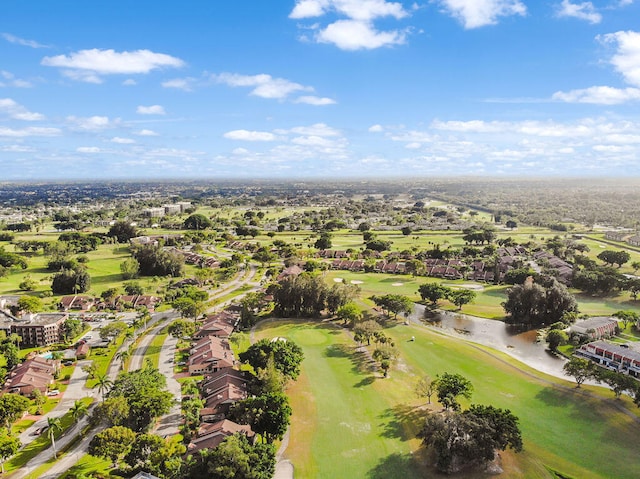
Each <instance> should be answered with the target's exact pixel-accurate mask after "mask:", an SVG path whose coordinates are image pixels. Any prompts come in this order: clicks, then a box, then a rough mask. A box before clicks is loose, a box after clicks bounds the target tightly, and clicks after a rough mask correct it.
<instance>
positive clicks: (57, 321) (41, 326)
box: [10, 313, 69, 347]
mask: <svg viewBox="0 0 640 479" xmlns="http://www.w3.org/2000/svg"><path fill="white" fill-rule="evenodd" d="M68 317H69V315H68V314H67V313H37V314H29V315H27V316H26V319H25V318H22V319H21V320H19V321H16V322H14V323H12V324H11V329H10V332H11V333H15V334H17V335H18V336H20V338H21V340H22V341H21V346H28V347H33V346H48V345H50V344H54V343H57V342H59V341H60V336H61V334H60V333H61V329H62V325H63V324H64V322H65V321H66V320H67V318H68Z"/></svg>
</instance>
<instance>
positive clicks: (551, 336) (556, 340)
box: [546, 329, 569, 351]
mask: <svg viewBox="0 0 640 479" xmlns="http://www.w3.org/2000/svg"><path fill="white" fill-rule="evenodd" d="M546 340H547V343H548V344H549V349H550V350H551V351H557V350H558V346H562V345H564V344H567V342H569V336H568V335H567V333H565V332H564V331H562V330H561V329H552V330H550V331H549V332H548V333H547V338H546Z"/></svg>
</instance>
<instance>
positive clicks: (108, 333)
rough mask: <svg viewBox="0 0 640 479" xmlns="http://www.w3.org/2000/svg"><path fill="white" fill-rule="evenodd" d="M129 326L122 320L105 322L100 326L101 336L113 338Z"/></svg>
mask: <svg viewBox="0 0 640 479" xmlns="http://www.w3.org/2000/svg"><path fill="white" fill-rule="evenodd" d="M127 328H128V326H127V324H126V323H124V322H122V321H115V322H113V323H109V324H105V325H104V326H102V327H101V328H100V338H102V339H105V340H111V339H113V338H117V337H118V336H120V335H121V334H122V333H123V332H124V331H125V330H126V329H127Z"/></svg>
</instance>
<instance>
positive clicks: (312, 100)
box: [294, 95, 336, 106]
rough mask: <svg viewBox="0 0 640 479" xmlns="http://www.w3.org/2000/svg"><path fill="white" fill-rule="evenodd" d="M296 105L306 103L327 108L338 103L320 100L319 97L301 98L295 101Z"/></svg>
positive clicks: (329, 99) (330, 100)
mask: <svg viewBox="0 0 640 479" xmlns="http://www.w3.org/2000/svg"><path fill="white" fill-rule="evenodd" d="M294 103H306V104H307V105H314V106H325V105H335V104H336V101H335V100H333V99H331V98H320V97H317V96H312V95H310V96H301V97H298V98H296V99H295V101H294Z"/></svg>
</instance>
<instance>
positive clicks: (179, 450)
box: [124, 434, 186, 478]
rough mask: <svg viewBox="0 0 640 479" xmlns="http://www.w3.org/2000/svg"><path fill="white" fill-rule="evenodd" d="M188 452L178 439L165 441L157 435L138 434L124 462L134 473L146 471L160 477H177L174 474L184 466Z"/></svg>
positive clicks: (173, 438)
mask: <svg viewBox="0 0 640 479" xmlns="http://www.w3.org/2000/svg"><path fill="white" fill-rule="evenodd" d="M185 452H186V448H185V446H184V445H183V444H180V442H179V441H178V440H177V438H176V437H172V438H169V439H163V438H161V437H160V436H158V435H156V434H138V435H137V436H136V438H135V440H134V441H133V444H131V449H130V450H129V452H128V453H127V455H126V456H125V457H124V462H125V463H126V464H127V465H129V467H131V468H132V469H133V471H146V472H149V473H151V474H154V475H157V476H159V477H166V478H169V477H176V476H175V474H172V472H174V471H175V470H176V469H179V467H180V465H181V464H182V461H181V456H182V455H183V454H184V453H185Z"/></svg>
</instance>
